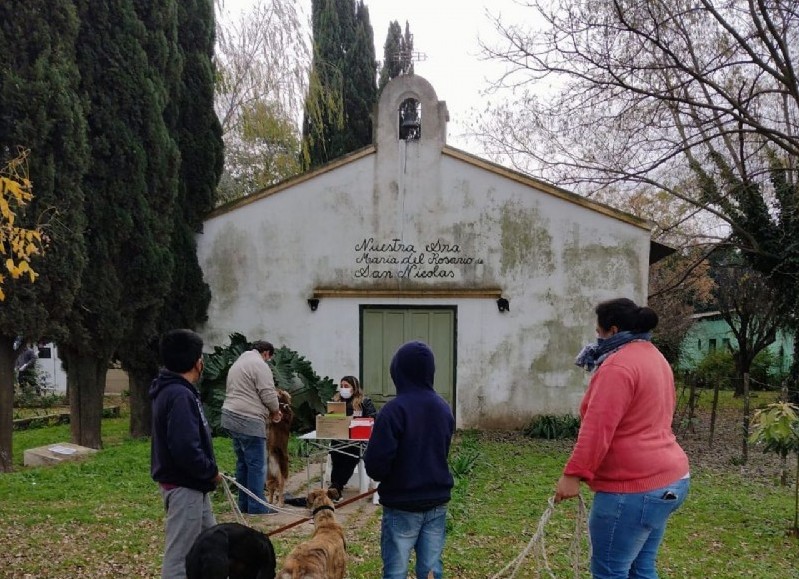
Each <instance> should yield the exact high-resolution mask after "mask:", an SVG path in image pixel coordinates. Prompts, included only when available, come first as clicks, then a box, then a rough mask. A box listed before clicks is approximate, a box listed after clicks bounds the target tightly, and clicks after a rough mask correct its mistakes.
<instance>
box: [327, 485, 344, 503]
mask: <svg viewBox="0 0 799 579" xmlns="http://www.w3.org/2000/svg"><path fill="white" fill-rule="evenodd" d="M343 494H344V489H341V488H338V487H330V488H329V489H327V496H328V497H330V500H331V501H333V502H334V503H337V502H339V501H340V500H341V496H342V495H343Z"/></svg>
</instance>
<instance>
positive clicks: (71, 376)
mask: <svg viewBox="0 0 799 579" xmlns="http://www.w3.org/2000/svg"><path fill="white" fill-rule="evenodd" d="M67 363H68V367H69V373H68V374H67V384H68V385H69V424H70V430H71V432H72V442H73V443H74V444H79V445H81V446H87V447H89V448H102V446H103V440H102V431H101V426H102V418H103V394H104V393H105V376H106V373H107V372H108V358H103V359H99V358H94V357H90V356H80V355H71V354H68V355H67Z"/></svg>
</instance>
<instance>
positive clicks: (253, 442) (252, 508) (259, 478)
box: [230, 432, 274, 515]
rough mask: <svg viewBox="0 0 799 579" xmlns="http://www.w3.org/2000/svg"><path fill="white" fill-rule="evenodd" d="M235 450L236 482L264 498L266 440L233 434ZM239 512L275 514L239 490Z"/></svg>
mask: <svg viewBox="0 0 799 579" xmlns="http://www.w3.org/2000/svg"><path fill="white" fill-rule="evenodd" d="M230 435H231V436H232V438H233V450H234V451H235V453H236V482H238V483H239V484H240V485H241V486H243V487H247V490H249V491H250V492H251V493H252V494H254V495H255V496H257V497H258V498H259V499H261V500H263V501H266V499H265V498H264V484H265V483H266V460H265V459H264V453H265V452H266V439H264V438H261V437H260V436H249V435H246V434H238V433H236V432H231V433H230ZM238 503H239V510H240V511H241V512H242V513H249V514H251V515H262V514H264V513H272V512H274V511H273V510H272V509H269V508H267V507H265V506H263V505H262V504H260V503H259V502H258V501H256V500H255V499H253V498H252V497H250V496H248V495H247V494H245V493H244V492H243V491H241V490H239V499H238Z"/></svg>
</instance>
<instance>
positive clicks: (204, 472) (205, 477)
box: [150, 370, 219, 492]
mask: <svg viewBox="0 0 799 579" xmlns="http://www.w3.org/2000/svg"><path fill="white" fill-rule="evenodd" d="M150 398H151V399H152V405H153V430H152V444H151V455H150V474H151V475H152V477H153V480H154V481H156V482H159V483H166V484H171V485H177V486H181V487H187V488H190V489H195V490H198V491H202V492H208V491H212V490H213V489H214V486H215V485H214V478H215V477H216V475H217V473H218V472H219V471H218V469H217V466H216V459H215V458H214V447H213V444H212V442H211V429H210V428H209V426H208V421H207V420H206V419H205V414H203V408H202V402H200V395H199V393H198V392H197V389H196V388H195V387H194V386H193V385H192V384H191V383H190V382H189V381H188V380H186V379H185V378H183V377H182V376H180V375H179V374H175V373H174V372H170V371H169V370H161V372H159V374H158V377H157V378H156V379H155V380H153V383H152V384H151V385H150Z"/></svg>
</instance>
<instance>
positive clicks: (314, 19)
mask: <svg viewBox="0 0 799 579" xmlns="http://www.w3.org/2000/svg"><path fill="white" fill-rule="evenodd" d="M311 26H312V31H313V59H312V62H311V72H310V75H309V82H308V94H307V97H306V99H305V111H304V120H303V142H302V148H303V163H304V165H305V166H306V167H309V168H312V167H317V166H319V165H322V164H324V163H326V162H328V161H330V160H332V159H335V158H337V157H340V156H341V155H344V154H346V153H349V152H352V151H354V150H355V149H358V148H360V147H363V146H365V145H368V144H369V143H370V142H371V138H372V134H371V133H372V131H371V118H370V114H371V112H372V107H373V106H374V104H375V103H376V102H377V91H376V88H375V81H376V74H377V63H376V61H375V54H374V33H373V31H372V25H371V23H370V21H369V10H368V9H367V8H366V6H365V5H364V3H363V1H362V0H360V1H359V2H357V3H354V2H353V0H313V1H312V5H311Z"/></svg>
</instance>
